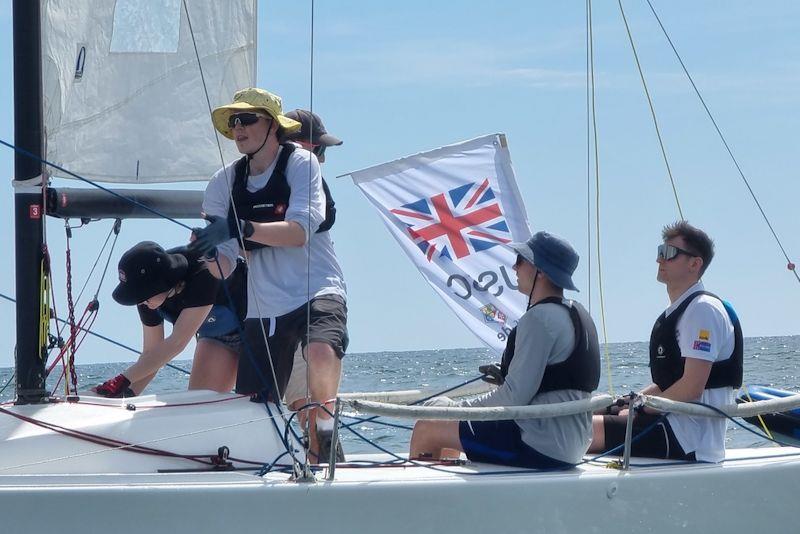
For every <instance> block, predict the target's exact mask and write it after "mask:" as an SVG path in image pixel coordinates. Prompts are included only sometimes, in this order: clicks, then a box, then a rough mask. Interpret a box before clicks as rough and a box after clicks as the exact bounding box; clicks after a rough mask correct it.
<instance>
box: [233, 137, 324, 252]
mask: <svg viewBox="0 0 800 534" xmlns="http://www.w3.org/2000/svg"><path fill="white" fill-rule="evenodd" d="M281 146H282V147H283V150H281V153H280V155H279V156H278V161H277V162H276V163H275V169H274V170H273V171H272V174H271V175H270V177H269V180H267V184H266V185H265V186H264V187H262V188H261V189H259V190H258V191H253V192H250V191H248V190H247V174H248V172H247V171H248V156H244V157H243V158H242V159H240V160H239V161H237V162H236V163H235V164H234V167H233V169H234V179H233V188H232V191H231V193H232V196H233V202H234V205H235V206H236V214H235V215H234V210H232V209H229V210H228V218H230V219H233V218H234V217H236V216H238V218H239V219H240V220H244V221H251V222H277V221H283V220H284V219H285V217H286V210H287V208H288V207H289V197H290V196H291V193H292V189H291V188H290V187H289V182H288V181H287V180H286V165H287V163H288V162H289V157H290V156H291V155H292V153H293V152H294V150H295V145H294V144H292V143H284V144H282V145H281ZM322 190H323V192H324V194H325V220H324V221H322V224H320V225H319V228H318V229H317V233H320V232H327V231H328V230H330V229H331V227H332V226H333V223H334V222H335V221H336V203H335V202H334V201H333V196H331V191H330V189H329V188H328V184H327V183H326V182H325V180H324V179H323V180H322ZM267 246H269V245H264V244H263V243H256V242H255V241H248V240H245V242H244V248H245V250H255V249H259V248H264V247H267Z"/></svg>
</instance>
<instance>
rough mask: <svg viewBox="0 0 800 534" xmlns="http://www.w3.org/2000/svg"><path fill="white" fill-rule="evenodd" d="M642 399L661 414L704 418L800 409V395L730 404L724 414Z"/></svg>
mask: <svg viewBox="0 0 800 534" xmlns="http://www.w3.org/2000/svg"><path fill="white" fill-rule="evenodd" d="M641 399H642V402H643V403H644V404H645V405H646V406H649V407H651V408H655V409H656V410H659V411H661V412H673V413H681V414H685V415H699V416H703V417H725V415H727V416H730V417H752V416H754V415H763V414H767V413H777V412H785V411H786V410H791V409H794V408H800V395H792V396H789V397H782V398H780V399H769V400H763V401H754V402H744V403H742V404H728V405H726V406H722V407H720V408H719V410H720V412H722V413H720V412H717V411H716V410H712V409H711V408H706V407H705V406H701V405H699V404H692V403H690V402H678V401H674V400H670V399H665V398H663V397H654V396H652V395H642V396H641ZM722 414H725V415H722Z"/></svg>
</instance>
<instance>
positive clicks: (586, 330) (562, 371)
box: [500, 297, 600, 395]
mask: <svg viewBox="0 0 800 534" xmlns="http://www.w3.org/2000/svg"><path fill="white" fill-rule="evenodd" d="M545 303H553V304H559V305H561V306H564V307H565V308H567V310H568V311H569V317H570V319H571V320H572V326H573V328H574V329H575V348H574V349H573V350H572V353H571V354H570V355H569V357H568V358H567V359H566V360H564V361H563V362H559V363H554V364H550V365H548V366H547V367H546V368H545V370H544V376H542V382H541V384H540V385H539V390H538V391H537V395H538V394H539V393H544V392H546V391H556V390H559V389H577V390H580V391H586V392H587V393H591V392H592V391H594V390H596V389H597V386H598V385H599V384H600V344H599V343H598V341H597V329H596V328H595V326H594V321H592V317H591V316H590V315H589V312H587V311H586V308H584V307H583V306H582V305H581V304H580V303H579V302H576V301H574V300H565V299H561V298H558V297H550V298H546V299H542V300H540V301H539V302H537V303H536V304H535V305H534V306H539V305H540V304H545ZM516 341H517V327H514V328H513V329H512V330H511V333H510V334H509V335H508V341H507V342H506V349H505V350H504V351H503V359H502V361H501V364H500V370H501V372H502V374H503V376H504V377H505V376H506V375H507V374H508V368H509V366H510V365H511V360H512V359H513V358H514V350H515V348H516Z"/></svg>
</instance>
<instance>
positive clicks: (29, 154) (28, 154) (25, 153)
mask: <svg viewBox="0 0 800 534" xmlns="http://www.w3.org/2000/svg"><path fill="white" fill-rule="evenodd" d="M0 145H3V146H5V147H8V148H10V149H11V150H13V151H15V152H19V153H20V154H22V155H23V156H26V157H28V158H30V159H32V160H34V161H38V162H39V163H44V164H45V165H47V166H48V167H52V168H54V169H56V170H58V171H61V172H63V173H65V174H67V176H71V177H73V178H75V179H76V180H80V181H81V182H83V183H86V184H89V185H91V186H92V187H94V188H97V189H99V190H100V191H103V192H105V193H108V194H109V195H111V196H113V197H117V198H118V199H120V200H123V201H125V202H128V203H129V204H133V205H134V206H136V207H139V208H142V209H143V210H145V211H147V212H149V213H152V214H153V215H157V216H158V217H160V218H162V219H166V220H168V221H170V222H173V223H175V224H177V225H178V226H180V227H181V228H185V229H187V230H191V227H189V226H187V225H185V224H183V223H182V222H180V221H179V220H177V219H174V218H172V217H170V216H169V215H165V214H164V213H161V212H160V211H158V210H157V209H154V208H151V207H150V206H148V205H146V204H142V203H141V202H139V201H138V200H134V199H132V198H129V197H126V196H125V195H121V194H119V193H117V192H116V191H112V190H111V189H109V188H107V187H105V186H102V185H100V184H98V183H97V182H93V181H92V180H89V179H88V178H84V177H83V176H81V175H79V174H75V173H74V172H72V171H68V170H67V169H65V168H64V167H62V166H60V165H56V164H55V163H53V162H51V161H49V160H46V159H44V158H41V157H39V156H37V155H36V154H34V153H32V152H29V151H28V150H25V149H24V148H20V147H18V146H16V145H13V144H12V143H9V142H7V141H4V140H3V139H0Z"/></svg>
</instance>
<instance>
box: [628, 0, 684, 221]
mask: <svg viewBox="0 0 800 534" xmlns="http://www.w3.org/2000/svg"><path fill="white" fill-rule="evenodd" d="M617 4H618V5H619V12H620V14H621V15H622V21H623V22H624V23H625V31H626V32H627V33H628V41H629V42H630V43H631V50H632V51H633V59H634V60H636V69H637V70H638V71H639V78H641V80H642V87H643V88H644V94H645V96H646V97H647V105H648V106H650V115H651V116H652V117H653V126H654V127H655V129H656V136H657V137H658V146H659V147H661V155H662V156H663V158H664V165H666V167H667V174H668V175H669V183H670V184H671V185H672V194H673V195H674V196H675V204H677V206H678V215H680V218H681V220H682V221H683V220H685V219H684V217H683V210H682V209H681V201H680V200H679V199H678V188H677V187H676V185H675V177H674V176H672V168H671V167H670V166H669V159H668V158H667V149H666V148H664V140H663V139H662V137H661V129H660V128H659V127H658V119H657V118H656V109H655V106H654V105H653V99H652V98H651V96H650V90H649V89H648V88H647V81H646V80H645V77H644V71H643V70H642V64H641V63H640V62H639V54H638V53H637V52H636V45H635V44H634V42H633V34H632V33H631V28H630V26H628V17H626V16H625V10H624V9H623V8H622V0H617Z"/></svg>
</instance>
